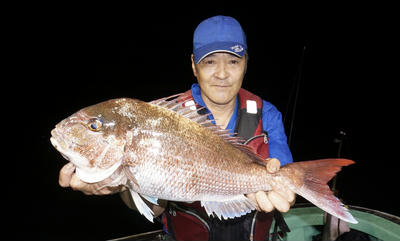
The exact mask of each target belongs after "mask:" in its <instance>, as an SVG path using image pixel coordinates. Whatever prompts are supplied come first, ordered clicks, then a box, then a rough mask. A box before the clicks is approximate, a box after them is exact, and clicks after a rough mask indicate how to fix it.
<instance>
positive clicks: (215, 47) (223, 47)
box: [193, 42, 246, 64]
mask: <svg viewBox="0 0 400 241" xmlns="http://www.w3.org/2000/svg"><path fill="white" fill-rule="evenodd" d="M217 52H225V53H230V54H233V55H236V56H238V57H240V58H241V57H243V55H244V54H245V53H246V46H244V45H242V44H240V43H235V42H216V43H212V44H208V45H205V46H203V47H201V48H198V49H195V50H193V55H194V61H195V63H196V64H198V63H199V62H200V61H201V60H202V59H204V58H205V57H207V56H208V55H210V54H212V53H217Z"/></svg>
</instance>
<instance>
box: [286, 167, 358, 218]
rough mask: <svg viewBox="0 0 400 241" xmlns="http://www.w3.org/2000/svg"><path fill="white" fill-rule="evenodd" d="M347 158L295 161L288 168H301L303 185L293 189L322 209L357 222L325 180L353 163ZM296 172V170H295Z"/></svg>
mask: <svg viewBox="0 0 400 241" xmlns="http://www.w3.org/2000/svg"><path fill="white" fill-rule="evenodd" d="M353 163H354V162H353V161H352V160H348V159H321V160H315V161H305V162H295V163H292V164H290V168H291V169H292V168H294V169H297V170H299V169H300V170H302V171H300V173H303V176H302V177H301V178H302V180H303V185H302V186H301V187H297V188H296V187H295V188H294V190H293V191H295V192H296V193H297V194H299V195H301V196H303V197H304V198H305V199H307V200H308V201H310V202H312V203H313V204H314V205H316V206H318V207H319V208H321V209H322V210H324V211H326V212H328V213H330V214H332V215H333V216H336V217H338V218H340V219H342V220H344V221H346V222H349V223H358V222H357V220H355V219H354V217H353V216H352V215H351V214H350V213H349V211H348V210H347V208H345V207H344V204H343V203H342V202H340V200H339V199H338V198H336V197H335V196H334V195H333V193H332V191H331V190H330V189H329V186H328V185H327V182H328V181H329V180H330V179H332V178H333V177H334V176H335V174H336V173H337V172H338V171H340V169H341V168H342V167H343V166H348V165H351V164H353ZM297 173H298V172H297Z"/></svg>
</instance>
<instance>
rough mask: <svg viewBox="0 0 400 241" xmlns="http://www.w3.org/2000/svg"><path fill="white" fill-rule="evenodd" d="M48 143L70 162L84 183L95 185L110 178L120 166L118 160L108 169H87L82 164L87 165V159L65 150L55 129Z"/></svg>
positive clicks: (60, 135) (120, 161) (120, 162)
mask: <svg viewBox="0 0 400 241" xmlns="http://www.w3.org/2000/svg"><path fill="white" fill-rule="evenodd" d="M51 135H52V136H51V137H50V142H51V144H52V145H53V146H54V148H56V149H57V151H58V152H60V154H61V155H62V156H63V157H64V158H65V159H66V160H68V161H70V162H72V163H73V164H74V165H75V166H76V168H75V174H76V175H77V176H78V178H79V179H81V180H82V181H84V182H87V183H95V182H100V181H102V180H104V179H106V178H108V177H109V176H111V175H112V174H113V173H114V171H115V170H117V169H118V167H119V166H120V165H121V164H122V160H119V161H118V162H116V163H115V164H114V165H112V166H111V167H109V168H106V169H103V168H100V167H87V166H86V165H85V164H84V163H88V160H87V158H85V157H83V156H81V155H79V154H77V153H74V152H73V151H70V150H68V148H65V145H66V144H65V143H64V142H63V141H62V134H61V133H59V132H58V131H57V128H55V129H53V130H52V131H51Z"/></svg>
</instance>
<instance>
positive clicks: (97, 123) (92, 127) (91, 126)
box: [87, 118, 103, 131]
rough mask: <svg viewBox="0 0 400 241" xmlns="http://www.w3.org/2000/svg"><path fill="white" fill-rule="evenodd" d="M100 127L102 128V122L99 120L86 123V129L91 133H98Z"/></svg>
mask: <svg viewBox="0 0 400 241" xmlns="http://www.w3.org/2000/svg"><path fill="white" fill-rule="evenodd" d="M102 126H103V120H102V119H99V118H93V119H90V120H89V122H88V123H87V127H88V128H89V130H91V131H99V130H101V127H102Z"/></svg>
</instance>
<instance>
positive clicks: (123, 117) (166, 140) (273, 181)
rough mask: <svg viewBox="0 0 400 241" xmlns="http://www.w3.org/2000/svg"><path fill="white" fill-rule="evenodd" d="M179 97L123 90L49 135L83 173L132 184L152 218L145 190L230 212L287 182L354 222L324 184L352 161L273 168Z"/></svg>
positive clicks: (90, 178) (152, 197) (151, 196)
mask: <svg viewBox="0 0 400 241" xmlns="http://www.w3.org/2000/svg"><path fill="white" fill-rule="evenodd" d="M175 97H177V96H174V97H172V98H163V99H160V100H156V101H152V102H150V103H146V102H143V101H140V100H137V99H127V98H121V99H113V100H109V101H105V102H102V103H99V104H96V105H93V106H89V107H87V108H84V109H82V110H80V111H78V112H76V113H75V114H73V115H72V116H70V117H68V118H67V119H65V120H63V121H61V122H60V123H59V124H57V126H56V128H55V129H54V130H52V132H51V134H52V137H51V143H52V144H53V145H54V147H55V148H56V149H57V150H58V151H59V152H61V153H62V155H63V156H64V157H65V158H66V159H68V160H69V161H71V162H72V163H73V164H74V165H75V166H76V175H77V176H78V177H79V178H81V179H82V180H83V181H85V182H88V183H99V184H101V186H117V185H124V186H126V187H128V188H129V190H130V192H131V194H132V197H133V200H134V201H135V204H136V206H137V208H138V210H139V211H140V213H142V214H143V215H145V216H146V217H147V218H148V219H149V220H150V221H152V211H151V210H150V209H149V208H148V207H147V205H146V204H145V203H144V201H143V199H142V198H145V199H147V200H149V201H151V202H153V203H155V204H157V199H165V200H173V201H183V202H193V201H201V204H202V205H203V206H204V207H205V209H206V211H207V213H208V214H209V215H211V214H213V213H214V214H215V215H217V216H218V217H220V218H225V219H226V218H234V217H239V216H241V215H244V214H246V213H248V212H251V211H252V210H254V209H255V204H254V203H253V202H252V201H250V200H249V199H247V198H246V196H245V194H248V193H254V192H257V191H260V190H264V191H268V190H272V189H276V188H286V189H290V190H292V191H293V192H295V193H297V194H299V195H301V196H303V197H304V198H306V199H307V200H309V201H310V202H312V203H314V204H315V205H316V206H318V207H320V208H321V209H323V210H324V211H326V212H328V213H330V214H332V215H334V216H337V217H338V218H340V219H343V220H344V221H347V222H350V223H357V221H356V220H355V219H354V218H353V216H352V215H351V214H350V213H349V212H348V211H347V209H346V208H345V207H344V206H343V204H342V203H341V202H340V201H339V200H338V199H337V198H336V197H335V196H334V195H333V194H332V192H331V190H330V189H329V187H328V185H327V184H326V183H327V182H328V181H329V180H330V179H331V178H332V177H333V176H334V175H335V174H336V172H338V171H339V170H340V169H341V167H342V166H347V165H350V164H352V163H353V161H351V160H346V159H323V160H315V161H306V162H295V163H292V164H289V165H286V166H284V167H282V168H281V169H280V171H278V172H277V173H274V174H271V173H269V172H267V170H266V167H265V164H264V162H263V160H262V159H261V158H260V157H259V156H258V155H257V154H255V153H254V152H252V150H251V149H250V148H249V147H247V146H245V145H243V144H241V143H242V142H241V139H240V138H238V137H232V136H231V135H230V134H229V133H228V131H227V130H222V129H221V128H219V127H218V126H215V125H213V124H212V123H211V122H210V120H209V118H208V116H207V115H200V114H198V111H196V110H192V108H193V106H186V105H185V103H186V104H187V103H188V102H185V103H180V102H178V101H177V98H175ZM104 180H107V181H104Z"/></svg>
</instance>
